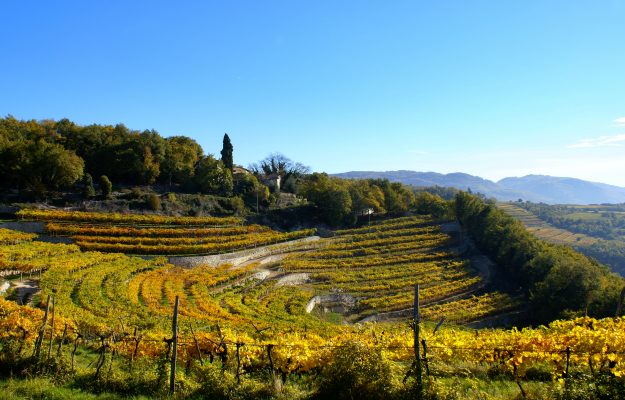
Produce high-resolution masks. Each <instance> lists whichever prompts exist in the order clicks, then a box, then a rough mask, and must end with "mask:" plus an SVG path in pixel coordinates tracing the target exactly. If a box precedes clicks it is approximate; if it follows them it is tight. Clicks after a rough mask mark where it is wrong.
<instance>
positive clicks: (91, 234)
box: [18, 209, 315, 255]
mask: <svg viewBox="0 0 625 400" xmlns="http://www.w3.org/2000/svg"><path fill="white" fill-rule="evenodd" d="M18 217H20V218H21V219H25V220H35V221H43V222H46V233H48V234H50V235H53V236H65V237H70V238H72V239H73V240H74V241H75V243H76V244H77V245H78V246H79V247H80V248H81V249H82V250H85V251H101V252H110V253H126V254H139V255H147V254H150V255H182V254H186V255H188V254H218V253H225V252H231V251H236V250H244V249H250V248H254V247H258V246H264V245H267V244H274V243H280V242H285V241H289V240H294V239H300V238H303V237H307V236H311V235H313V234H314V233H315V231H314V230H312V229H307V230H301V231H296V232H288V233H283V232H277V231H274V230H272V229H270V228H268V227H264V226H260V225H243V221H242V220H241V219H239V218H234V217H230V218H215V217H200V218H192V217H164V216H156V215H133V214H103V213H86V212H66V211H47V210H28V209H26V210H22V211H20V212H19V213H18Z"/></svg>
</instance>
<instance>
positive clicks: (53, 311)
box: [48, 290, 56, 358]
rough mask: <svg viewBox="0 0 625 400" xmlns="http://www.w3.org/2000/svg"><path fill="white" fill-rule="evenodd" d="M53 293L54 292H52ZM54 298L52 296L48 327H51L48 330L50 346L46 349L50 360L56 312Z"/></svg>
mask: <svg viewBox="0 0 625 400" xmlns="http://www.w3.org/2000/svg"><path fill="white" fill-rule="evenodd" d="M53 292H55V291H54V290H53ZM55 304H56V296H52V321H51V322H50V325H52V329H51V330H50V345H49V347H48V358H50V356H51V355H52V341H53V340H54V314H55V311H56V307H55Z"/></svg>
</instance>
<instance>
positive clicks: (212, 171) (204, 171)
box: [193, 155, 233, 196]
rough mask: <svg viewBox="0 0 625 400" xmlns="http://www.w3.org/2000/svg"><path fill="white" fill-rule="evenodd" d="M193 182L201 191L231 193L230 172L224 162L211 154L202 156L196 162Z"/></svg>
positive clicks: (221, 193)
mask: <svg viewBox="0 0 625 400" xmlns="http://www.w3.org/2000/svg"><path fill="white" fill-rule="evenodd" d="M193 183H194V185H195V187H196V188H197V189H198V190H199V191H200V192H202V193H215V194H220V195H224V196H229V195H231V194H232V189H233V181H232V173H230V170H229V169H228V168H226V166H225V165H224V163H222V162H221V161H219V160H216V159H215V158H214V157H213V156H211V155H208V156H205V157H202V159H200V161H199V162H198V165H197V168H196V170H195V176H194V178H193Z"/></svg>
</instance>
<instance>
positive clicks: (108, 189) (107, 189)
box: [100, 175, 113, 199]
mask: <svg viewBox="0 0 625 400" xmlns="http://www.w3.org/2000/svg"><path fill="white" fill-rule="evenodd" d="M100 189H102V195H103V196H104V197H105V198H107V199H110V198H111V193H113V184H112V183H111V181H110V179H109V178H108V177H107V176H106V175H102V176H101V177H100Z"/></svg>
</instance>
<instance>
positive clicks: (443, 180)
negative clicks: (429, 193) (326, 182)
mask: <svg viewBox="0 0 625 400" xmlns="http://www.w3.org/2000/svg"><path fill="white" fill-rule="evenodd" d="M335 176H337V177H341V178H348V179H365V178H377V179H388V180H390V181H392V182H401V183H403V184H405V185H413V186H435V185H436V186H443V187H453V188H456V189H460V190H467V189H469V188H470V189H471V191H473V192H479V193H482V194H484V195H486V196H487V197H494V198H496V199H497V200H500V201H516V200H518V199H523V200H528V201H532V202H536V203H540V202H542V203H547V204H603V203H623V202H625V188H622V187H618V186H613V185H607V184H604V183H597V182H589V181H584V180H581V179H576V178H565V177H553V176H546V175H527V176H524V177H521V178H516V177H514V178H504V179H502V180H500V181H498V182H493V181H490V180H488V179H483V178H480V177H479V176H474V175H469V174H464V173H460V172H457V173H451V174H439V173H436V172H416V171H386V172H375V171H350V172H344V173H340V174H335Z"/></svg>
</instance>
